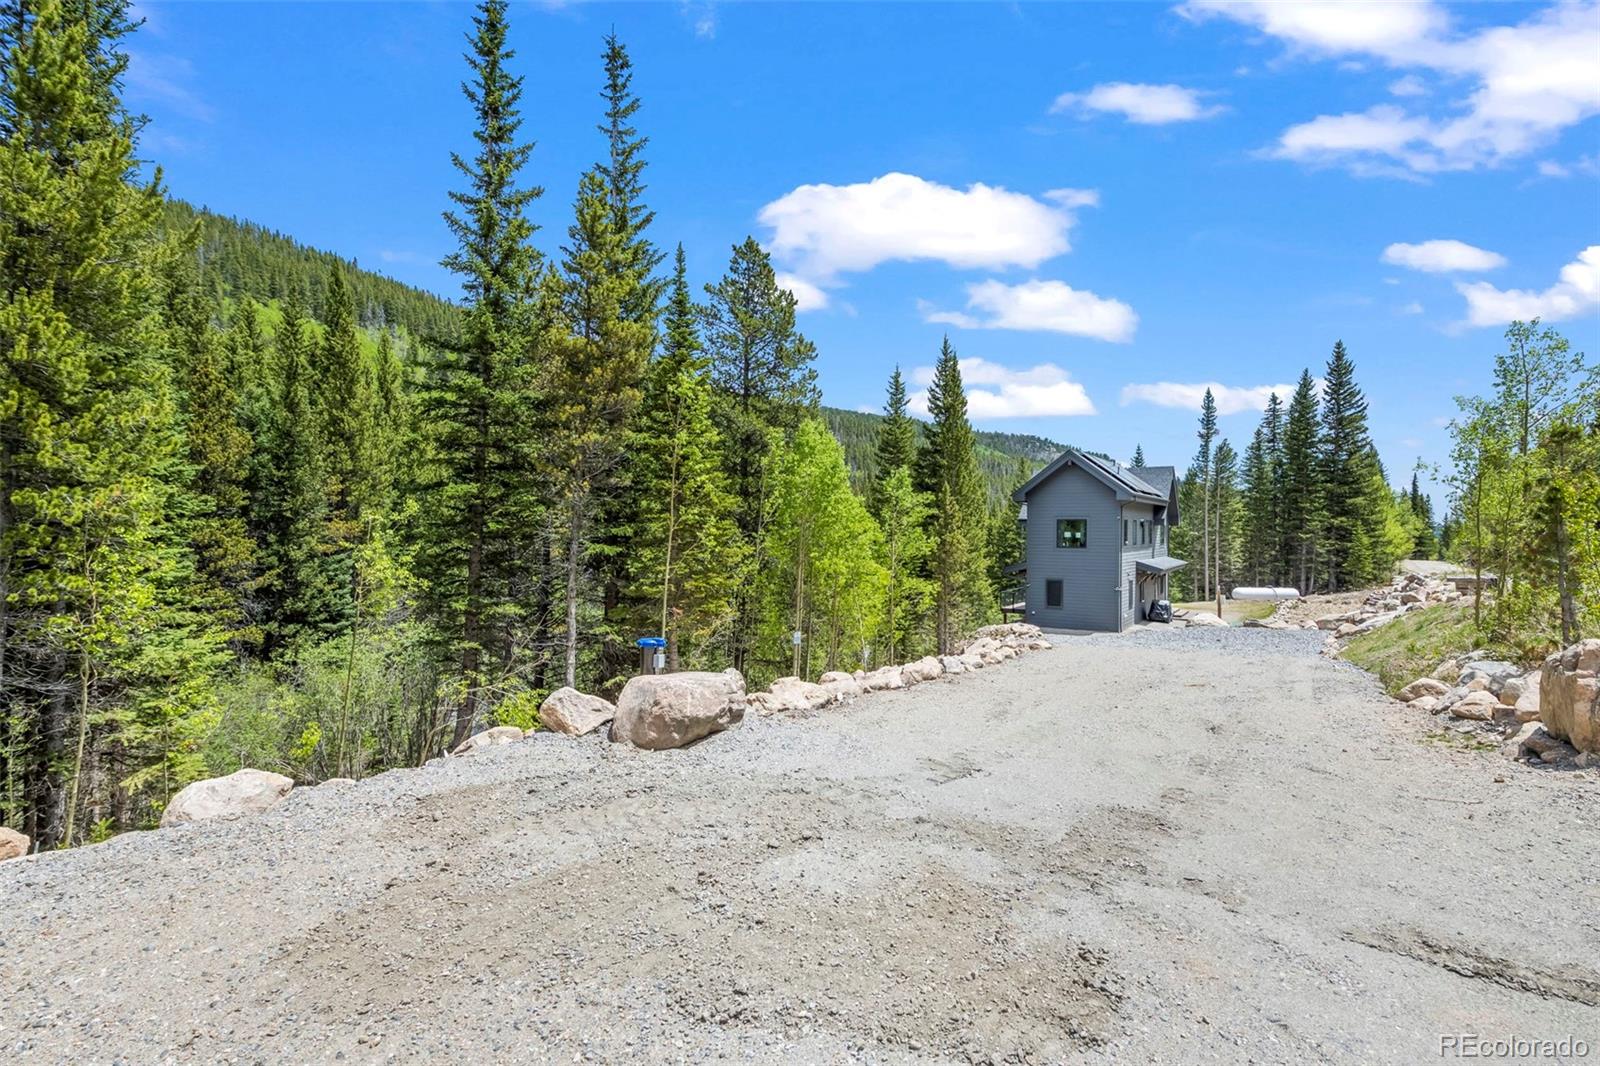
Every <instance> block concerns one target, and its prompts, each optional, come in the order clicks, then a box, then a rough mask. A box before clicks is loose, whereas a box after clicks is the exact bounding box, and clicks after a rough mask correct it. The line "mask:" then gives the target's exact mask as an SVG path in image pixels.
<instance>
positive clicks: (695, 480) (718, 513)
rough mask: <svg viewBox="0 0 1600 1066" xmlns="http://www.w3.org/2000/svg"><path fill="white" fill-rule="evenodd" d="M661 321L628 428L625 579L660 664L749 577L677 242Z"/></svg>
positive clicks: (706, 624)
mask: <svg viewBox="0 0 1600 1066" xmlns="http://www.w3.org/2000/svg"><path fill="white" fill-rule="evenodd" d="M664 326H665V329H664V331H663V336H662V344H661V354H660V356H659V357H658V358H657V359H656V360H655V362H654V363H653V364H652V365H651V367H650V373H649V378H648V381H647V383H646V387H645V392H644V400H643V403H642V404H641V407H640V410H639V416H638V420H637V425H636V427H635V430H634V432H633V435H632V440H633V445H632V448H633V452H634V455H635V461H634V470H635V472H636V473H635V485H634V488H635V499H636V500H637V501H638V506H639V514H638V516H637V518H636V521H635V525H636V535H635V537H634V542H633V551H632V553H631V555H630V571H629V576H630V577H631V578H632V580H633V582H634V583H635V584H636V585H637V586H639V587H640V589H641V591H642V594H643V595H646V596H648V598H649V607H650V611H649V615H648V617H650V618H652V620H653V621H654V622H655V624H656V625H657V626H659V632H660V634H661V635H662V636H663V637H664V638H665V639H666V641H667V668H668V669H669V670H676V669H678V668H679V666H680V663H681V662H682V660H683V659H684V658H685V656H686V652H689V651H693V650H695V649H697V648H698V647H700V646H701V645H703V644H704V643H706V642H709V641H711V640H712V639H713V638H714V637H715V636H716V635H717V634H718V632H719V631H721V630H723V629H725V628H726V627H727V626H728V625H729V623H730V622H731V616H732V610H733V592H734V589H735V588H737V587H738V586H739V585H740V584H741V583H743V581H744V579H745V576H746V575H745V574H744V571H743V562H744V558H743V552H742V547H743V546H742V545H741V544H740V542H739V538H738V531H737V530H736V529H735V528H734V525H733V519H732V512H733V498H732V497H731V496H730V495H729V494H728V491H727V488H726V475H725V474H724V472H723V469H722V455H721V443H722V442H721V439H720V438H719V436H718V434H717V430H716V427H715V426H714V425H713V424H712V421H711V406H712V394H711V381H710V376H709V373H708V370H707V365H706V360H705V358H704V356H703V355H702V354H701V352H700V339H699V337H698V336H697V335H696V333H695V309H694V303H693V301H692V300H691V299H690V295H689V282H688V278H687V274H686V270H685V267H684V257H683V246H682V245H679V246H678V251H677V255H676V257H675V259H674V264H673V275H672V287H671V289H670V290H669V293H668V299H667V309H666V320H665V322H664Z"/></svg>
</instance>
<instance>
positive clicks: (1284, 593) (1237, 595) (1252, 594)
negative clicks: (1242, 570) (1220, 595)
mask: <svg viewBox="0 0 1600 1066" xmlns="http://www.w3.org/2000/svg"><path fill="white" fill-rule="evenodd" d="M1228 598H1229V599H1233V600H1297V599H1299V598H1300V590H1299V589H1291V588H1267V587H1262V588H1236V589H1234V590H1233V595H1231V596H1229V597H1228Z"/></svg>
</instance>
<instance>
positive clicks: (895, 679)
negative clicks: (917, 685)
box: [861, 666, 906, 692]
mask: <svg viewBox="0 0 1600 1066" xmlns="http://www.w3.org/2000/svg"><path fill="white" fill-rule="evenodd" d="M861 687H862V688H863V689H865V690H866V691H868V692H877V691H879V690H881V689H895V688H905V687H906V682H905V678H904V677H902V676H901V674H900V668H899V667H898V666H880V667H878V669H876V670H874V671H872V672H871V673H869V674H867V675H866V676H865V677H863V678H862V679H861Z"/></svg>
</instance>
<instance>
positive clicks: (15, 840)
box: [0, 825, 33, 862]
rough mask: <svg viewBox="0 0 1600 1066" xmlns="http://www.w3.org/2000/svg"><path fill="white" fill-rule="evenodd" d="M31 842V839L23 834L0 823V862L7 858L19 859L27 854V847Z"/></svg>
mask: <svg viewBox="0 0 1600 1066" xmlns="http://www.w3.org/2000/svg"><path fill="white" fill-rule="evenodd" d="M32 843H33V841H31V840H29V839H28V838H27V836H26V835H25V834H22V833H19V832H17V831H16V830H15V829H7V828H6V827H5V826H3V825H0V862H5V861H6V860H7V859H20V858H21V857H22V856H24V855H26V854H28V848H29V846H30V845H32Z"/></svg>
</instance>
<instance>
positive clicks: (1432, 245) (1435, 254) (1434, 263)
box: [1383, 241, 1506, 274]
mask: <svg viewBox="0 0 1600 1066" xmlns="http://www.w3.org/2000/svg"><path fill="white" fill-rule="evenodd" d="M1383 261H1384V262H1385V263H1392V264H1393V265H1395V266H1403V267H1409V268H1410V269H1412V270H1422V271H1425V272H1427V273H1429V274H1448V273H1451V272H1453V271H1458V270H1460V271H1467V272H1469V273H1474V274H1475V273H1478V272H1479V271H1483V270H1498V269H1499V268H1500V267H1503V266H1505V265H1506V257H1505V256H1503V255H1500V254H1499V253H1497V252H1490V251H1486V250H1484V249H1482V248H1475V247H1473V246H1472V245H1470V244H1466V243H1464V242H1462V241H1423V242H1422V243H1421V244H1391V245H1389V247H1387V248H1385V249H1384V250H1383Z"/></svg>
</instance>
